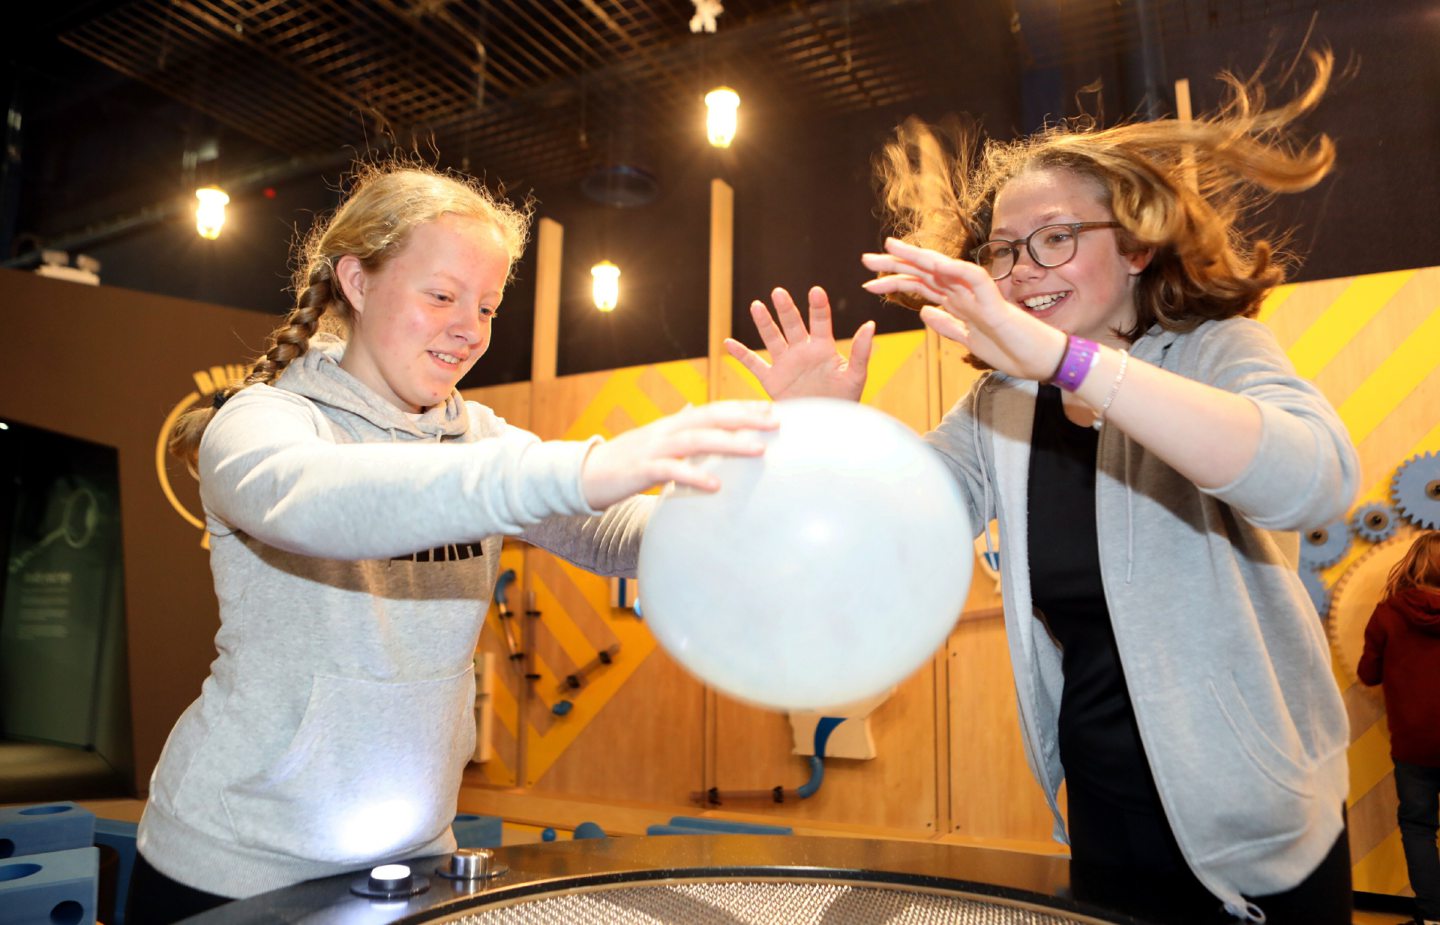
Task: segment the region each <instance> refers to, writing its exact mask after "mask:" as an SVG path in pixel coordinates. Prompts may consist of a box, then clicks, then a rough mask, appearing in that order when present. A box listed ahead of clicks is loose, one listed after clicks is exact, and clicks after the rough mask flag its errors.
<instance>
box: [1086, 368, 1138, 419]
mask: <svg viewBox="0 0 1440 925" xmlns="http://www.w3.org/2000/svg"><path fill="white" fill-rule="evenodd" d="M1129 365H1130V351H1128V350H1121V351H1120V368H1119V369H1117V370H1116V371H1115V381H1114V382H1112V383H1110V394H1109V395H1106V396H1105V404H1103V405H1101V406H1100V411H1099V413H1098V414H1096V415H1095V423H1094V425H1093V426H1094V428H1095V429H1096V430H1099V429H1100V425H1101V424H1103V423H1104V422H1105V413H1106V412H1108V411H1109V410H1110V403H1111V402H1113V401H1114V400H1115V395H1116V394H1117V393H1118V392H1119V391H1120V382H1121V380H1123V379H1124V378H1125V367H1127V366H1129Z"/></svg>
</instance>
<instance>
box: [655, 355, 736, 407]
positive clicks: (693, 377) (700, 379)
mask: <svg viewBox="0 0 1440 925" xmlns="http://www.w3.org/2000/svg"><path fill="white" fill-rule="evenodd" d="M731 362H732V363H733V362H734V360H731ZM655 370H656V371H657V372H659V373H660V375H662V376H664V377H665V378H666V380H668V381H669V382H670V384H671V385H673V386H674V387H675V389H676V391H678V392H679V393H680V394H681V395H683V396H684V397H685V401H686V402H688V403H689V404H692V405H703V404H704V403H705V399H706V397H707V396H708V394H709V387H708V385H707V384H706V381H705V366H704V364H703V363H701V362H698V361H693V360H680V361H678V362H674V363H661V364H660V365H658V366H656V367H655ZM747 375H748V374H747ZM675 410H678V409H675Z"/></svg>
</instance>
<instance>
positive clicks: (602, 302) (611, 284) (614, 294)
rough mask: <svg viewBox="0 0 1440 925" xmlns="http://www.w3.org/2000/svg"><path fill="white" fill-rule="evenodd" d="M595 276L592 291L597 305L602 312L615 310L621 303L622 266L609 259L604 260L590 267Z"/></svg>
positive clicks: (592, 275)
mask: <svg viewBox="0 0 1440 925" xmlns="http://www.w3.org/2000/svg"><path fill="white" fill-rule="evenodd" d="M590 275H591V277H593V278H594V284H593V287H592V290H591V291H592V292H593V293H594V295H595V307H596V308H598V309H600V311H602V312H613V311H614V310H615V306H616V305H618V304H620V268H619V267H617V266H616V265H615V264H613V263H611V262H610V261H608V260H602V261H600V262H599V263H597V264H595V266H593V267H591V268H590Z"/></svg>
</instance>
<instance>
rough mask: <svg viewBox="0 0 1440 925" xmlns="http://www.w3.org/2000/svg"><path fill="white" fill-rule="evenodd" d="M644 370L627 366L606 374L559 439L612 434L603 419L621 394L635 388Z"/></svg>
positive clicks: (582, 438)
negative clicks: (593, 394)
mask: <svg viewBox="0 0 1440 925" xmlns="http://www.w3.org/2000/svg"><path fill="white" fill-rule="evenodd" d="M644 371H645V368H644V367H643V366H629V367H626V368H624V369H617V370H615V371H613V372H612V373H611V374H610V375H608V376H606V377H605V379H604V382H603V383H602V384H601V386H600V388H598V389H596V391H595V397H594V398H592V399H590V403H589V404H587V405H586V406H585V409H584V410H583V411H581V412H580V414H579V415H577V416H576V418H575V420H574V422H573V423H571V425H570V426H569V427H568V428H567V429H566V430H565V435H564V437H562V438H561V439H563V440H585V439H587V438H589V437H591V436H593V435H595V434H600V435H601V436H602V437H610V436H614V435H613V434H611V433H610V432H609V431H608V430H607V429H606V426H605V419H606V417H607V416H608V415H609V414H610V411H611V409H612V408H614V407H615V406H616V405H618V404H619V403H620V399H621V396H623V395H625V394H626V393H627V392H632V391H634V390H635V383H636V381H637V380H638V379H639V378H640V375H641V374H642V373H643V372H644Z"/></svg>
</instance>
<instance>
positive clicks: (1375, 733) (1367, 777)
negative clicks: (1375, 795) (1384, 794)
mask: <svg viewBox="0 0 1440 925" xmlns="http://www.w3.org/2000/svg"><path fill="white" fill-rule="evenodd" d="M1394 768H1395V766H1394V765H1393V764H1391V763H1390V730H1389V728H1388V727H1387V726H1386V724H1385V723H1383V722H1379V723H1376V724H1375V725H1373V726H1371V727H1370V728H1369V729H1367V730H1366V731H1365V734H1364V735H1362V736H1360V738H1358V739H1356V740H1355V741H1354V742H1351V743H1350V795H1349V796H1348V797H1347V798H1346V801H1345V805H1347V806H1354V805H1355V803H1356V802H1357V801H1358V800H1359V799H1360V798H1361V797H1363V796H1364V795H1365V794H1367V793H1369V792H1370V791H1371V790H1373V789H1374V788H1375V786H1376V785H1377V784H1380V783H1383V782H1384V780H1385V778H1386V777H1389V776H1390V772H1391V771H1393V770H1394Z"/></svg>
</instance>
